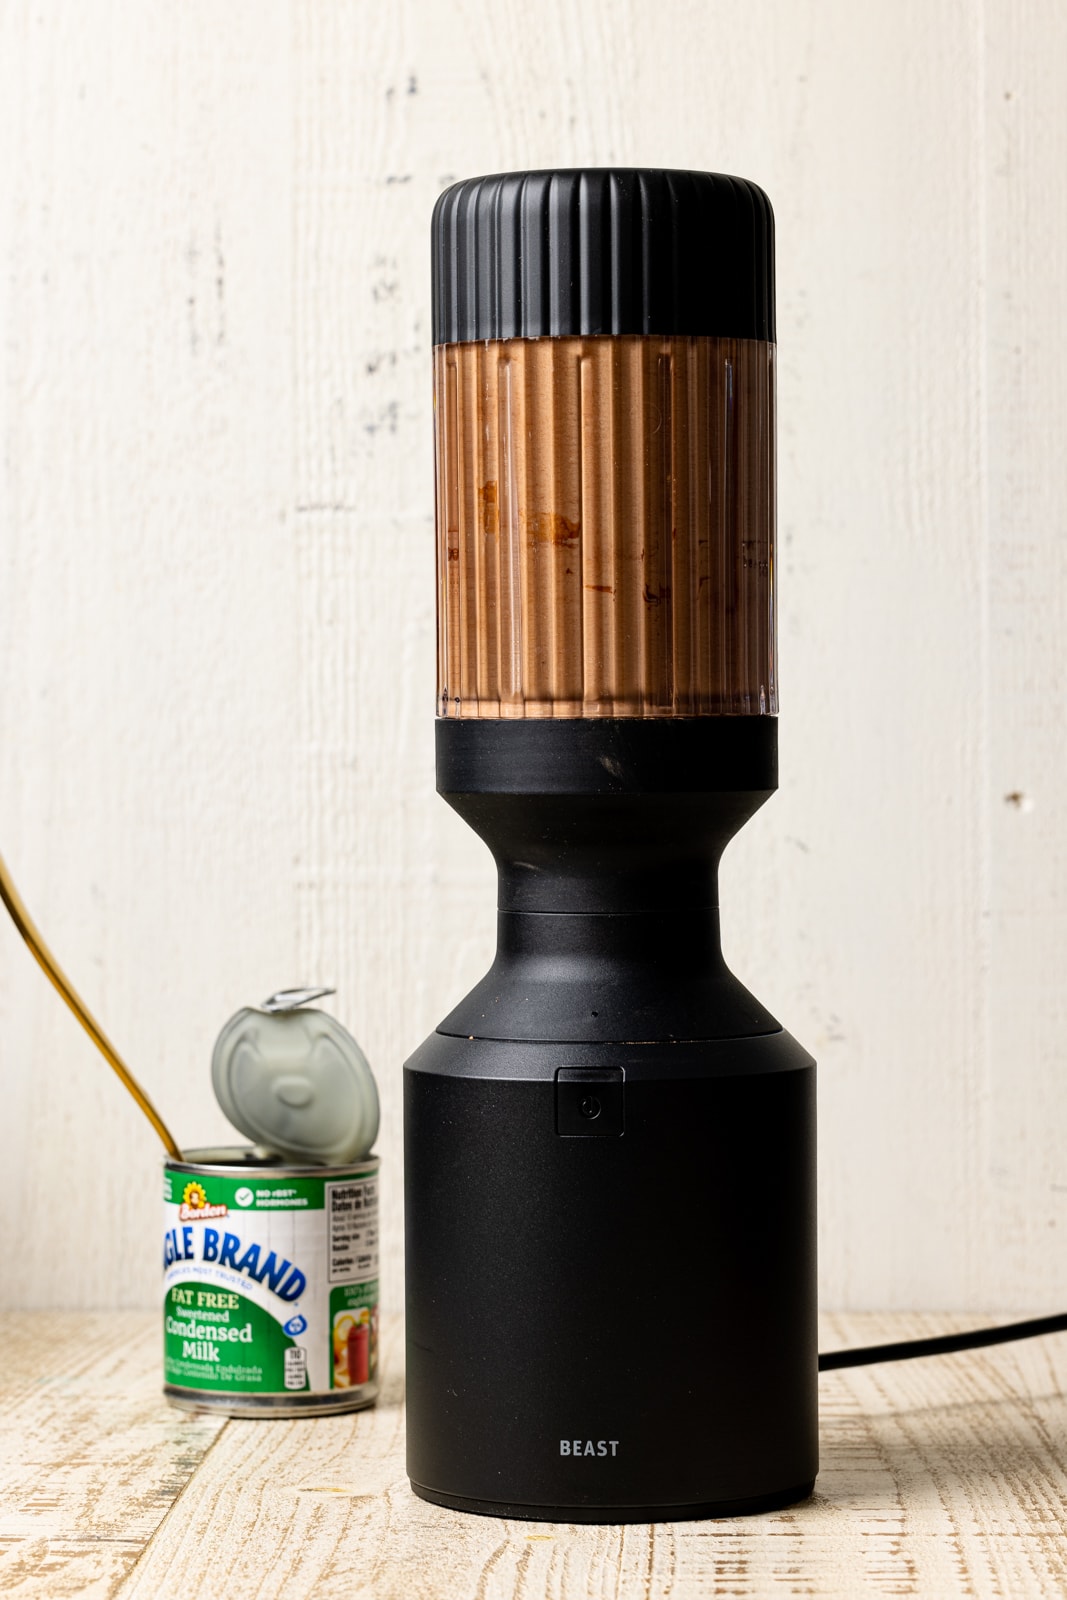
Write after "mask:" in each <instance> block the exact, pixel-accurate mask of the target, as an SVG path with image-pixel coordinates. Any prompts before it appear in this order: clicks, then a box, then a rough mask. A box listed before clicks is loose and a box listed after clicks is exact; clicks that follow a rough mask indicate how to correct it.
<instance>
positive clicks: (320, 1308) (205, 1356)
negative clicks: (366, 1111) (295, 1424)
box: [163, 1162, 378, 1401]
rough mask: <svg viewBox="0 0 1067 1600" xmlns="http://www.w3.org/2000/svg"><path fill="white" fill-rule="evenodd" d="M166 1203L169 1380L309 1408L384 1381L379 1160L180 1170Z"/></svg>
mask: <svg viewBox="0 0 1067 1600" xmlns="http://www.w3.org/2000/svg"><path fill="white" fill-rule="evenodd" d="M163 1203H164V1225H163V1283H164V1311H163V1327H164V1378H165V1382H166V1383H167V1384H168V1385H172V1386H174V1387H176V1388H179V1389H184V1390H201V1391H203V1392H204V1394H205V1399H206V1398H207V1396H209V1395H212V1394H218V1395H219V1396H224V1395H229V1396H234V1395H240V1396H241V1397H251V1396H255V1395H262V1396H264V1397H266V1396H281V1397H287V1398H291V1399H293V1400H294V1401H298V1400H299V1397H300V1396H301V1395H304V1396H307V1397H308V1398H309V1400H310V1398H311V1397H313V1396H323V1395H328V1394H330V1392H331V1391H335V1390H346V1389H347V1390H351V1389H356V1388H362V1387H363V1386H364V1385H367V1384H372V1383H374V1382H375V1379H376V1377H377V1365H378V1172H377V1162H373V1163H370V1164H368V1163H362V1164H358V1165H356V1166H355V1167H353V1169H352V1170H351V1171H345V1172H340V1171H337V1170H335V1169H332V1168H329V1169H325V1170H324V1172H323V1174H322V1175H321V1176H320V1175H318V1174H315V1175H314V1176H311V1175H308V1173H307V1171H306V1169H302V1170H301V1171H300V1172H298V1173H292V1174H290V1173H288V1172H287V1171H286V1170H285V1169H284V1168H278V1167H259V1168H254V1169H250V1170H249V1169H242V1170H240V1171H238V1172H236V1173H234V1174H233V1175H230V1174H228V1173H225V1172H220V1171H219V1170H218V1168H214V1169H212V1168H208V1167H199V1168H198V1167H196V1166H193V1165H190V1164H183V1165H182V1166H181V1167H178V1166H172V1165H168V1166H167V1167H165V1169H164V1177H163ZM341 1398H342V1397H341V1395H339V1394H338V1395H336V1396H335V1399H336V1401H340V1400H341ZM353 1398H354V1397H353Z"/></svg>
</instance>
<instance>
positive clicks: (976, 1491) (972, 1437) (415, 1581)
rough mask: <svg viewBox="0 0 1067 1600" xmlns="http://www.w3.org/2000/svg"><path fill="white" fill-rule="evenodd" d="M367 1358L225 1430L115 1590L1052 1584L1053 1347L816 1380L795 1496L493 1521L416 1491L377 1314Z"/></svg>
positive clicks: (847, 1593)
mask: <svg viewBox="0 0 1067 1600" xmlns="http://www.w3.org/2000/svg"><path fill="white" fill-rule="evenodd" d="M971 1322H973V1319H968V1318H962V1317H959V1316H957V1317H944V1316H942V1317H936V1316H925V1317H920V1316H900V1315H897V1316H880V1317H878V1316H857V1315H852V1316H838V1317H835V1318H833V1319H824V1324H823V1342H824V1344H827V1345H830V1344H836V1343H841V1344H860V1343H870V1342H875V1341H878V1340H883V1339H893V1338H906V1337H919V1336H922V1335H923V1334H928V1333H932V1332H947V1331H949V1330H950V1329H953V1328H958V1327H960V1326H965V1325H969V1324H970V1323H971ZM383 1356H384V1372H385V1384H384V1389H383V1396H382V1400H381V1403H380V1404H379V1406H378V1407H377V1409H376V1410H374V1411H370V1412H360V1413H356V1414H354V1415H352V1416H351V1417H347V1418H344V1417H337V1418H321V1419H318V1420H315V1421H307V1422H275V1423H271V1424H269V1425H267V1424H261V1423H250V1422H231V1423H228V1424H227V1425H226V1428H225V1430H224V1432H223V1433H222V1435H221V1437H220V1438H219V1440H218V1442H217V1443H216V1445H215V1446H214V1448H213V1449H212V1450H211V1452H210V1453H209V1454H208V1455H206V1456H205V1457H204V1458H203V1460H202V1461H201V1463H200V1465H199V1467H198V1468H197V1470H196V1472H195V1474H194V1475H193V1478H192V1480H191V1482H190V1483H189V1484H188V1486H187V1487H186V1489H185V1490H184V1492H183V1494H182V1496H181V1499H180V1501H179V1502H178V1503H177V1504H176V1505H175V1507H174V1509H173V1511H172V1512H171V1514H170V1516H169V1517H168V1518H167V1520H166V1521H165V1522H164V1523H163V1524H162V1526H161V1527H160V1529H159V1531H158V1532H157V1534H156V1535H155V1537H154V1538H153V1539H152V1542H151V1544H150V1545H149V1546H148V1548H147V1550H146V1551H145V1554H144V1556H143V1557H142V1559H141V1561H140V1562H139V1564H138V1566H137V1567H136V1569H135V1571H133V1572H132V1573H131V1575H130V1576H129V1578H128V1579H127V1580H126V1582H125V1583H124V1584H122V1585H121V1586H120V1587H119V1589H118V1591H117V1592H118V1593H120V1594H121V1595H122V1597H123V1600H134V1597H136V1600H156V1597H157V1596H159V1595H171V1594H173V1595H179V1594H180V1595H183V1596H186V1597H188V1600H200V1597H202V1600H215V1597H216V1596H218V1595H219V1594H226V1595H227V1596H228V1597H229V1600H246V1597H247V1600H251V1597H252V1596H255V1597H256V1600H271V1597H274V1596H285V1597H287V1600H288V1597H290V1596H291V1597H293V1600H301V1597H304V1596H308V1597H311V1596H314V1597H315V1600H320V1597H321V1600H334V1597H336V1600H342V1597H345V1600H364V1597H365V1600H446V1597H447V1600H529V1597H533V1596H537V1595H546V1596H551V1597H553V1600H603V1597H606V1596H613V1597H615V1600H652V1597H660V1596H662V1597H664V1600H706V1597H709V1596H713V1595H752V1596H759V1597H764V1596H767V1595H774V1594H782V1595H786V1594H794V1595H796V1594H811V1595H819V1596H828V1597H829V1596H833V1597H835V1600H855V1597H856V1596H859V1595H867V1594H870V1595H886V1594H895V1595H918V1596H923V1597H924V1600H925V1597H929V1596H935V1595H936V1596H937V1597H938V1600H952V1597H954V1596H967V1597H971V1600H982V1597H985V1596H990V1597H992V1596H1003V1595H1027V1596H1045V1595H1047V1596H1058V1595H1061V1594H1062V1593H1063V1592H1064V1588H1065V1586H1067V1536H1065V1535H1064V1532H1063V1527H1062V1517H1063V1503H1064V1495H1065V1493H1067V1424H1065V1422H1064V1411H1063V1388H1064V1382H1065V1380H1067V1341H1064V1340H1063V1339H1059V1340H1056V1339H1049V1340H1041V1341H1036V1342H1033V1343H1029V1344H1020V1345H1016V1346H1013V1347H1006V1348H1003V1349H1001V1350H988V1351H984V1352H980V1353H974V1354H968V1355H962V1356H955V1357H951V1358H947V1359H946V1358H940V1359H936V1360H925V1361H918V1362H914V1363H908V1362H905V1363H899V1364H896V1365H891V1366H885V1367H881V1368H871V1369H869V1370H866V1371H864V1370H863V1369H855V1370H852V1371H848V1372H842V1373H832V1374H827V1375H825V1376H824V1378H823V1379H822V1383H821V1388H822V1394H821V1412H822V1426H821V1443H822V1470H821V1472H820V1475H819V1480H818V1484H817V1488H816V1494H815V1497H814V1499H813V1500H811V1501H810V1502H809V1503H807V1504H806V1505H802V1506H797V1507H794V1508H793V1509H791V1510H789V1511H785V1512H780V1513H776V1514H773V1515H768V1516H761V1517H752V1518H736V1519H730V1520H725V1521H722V1522H693V1523H677V1524H662V1525H659V1526H655V1527H647V1526H630V1527H603V1528H596V1527H585V1526H583V1527H579V1526H563V1525H558V1524H545V1523H536V1524H531V1523H523V1522H516V1521H504V1520H500V1519H497V1518H491V1517H476V1516H463V1515H459V1514H456V1513H452V1512H449V1511H446V1510H443V1509H442V1508H440V1507H436V1506H431V1505H427V1504H426V1503H425V1502H423V1501H420V1500H418V1499H416V1498H415V1497H414V1496H413V1495H412V1494H411V1492H410V1489H409V1488H408V1485H407V1480H406V1477H405V1475H404V1460H403V1441H404V1424H403V1408H402V1382H401V1370H400V1368H401V1356H402V1346H401V1342H400V1328H399V1324H398V1322H397V1320H396V1319H390V1320H389V1321H388V1323H387V1327H386V1338H385V1339H384V1341H383ZM57 1592H58V1591H57ZM101 1592H102V1593H104V1592H107V1591H105V1590H102V1591H101Z"/></svg>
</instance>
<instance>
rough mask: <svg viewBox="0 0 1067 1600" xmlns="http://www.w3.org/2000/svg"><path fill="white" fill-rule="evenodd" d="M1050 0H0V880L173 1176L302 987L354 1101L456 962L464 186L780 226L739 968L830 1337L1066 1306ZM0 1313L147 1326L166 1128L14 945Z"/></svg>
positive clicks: (1058, 135) (391, 1191)
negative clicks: (792, 1062)
mask: <svg viewBox="0 0 1067 1600" xmlns="http://www.w3.org/2000/svg"><path fill="white" fill-rule="evenodd" d="M1065 88H1067V10H1065V9H1064V7H1063V6H1062V5H1061V4H1059V3H1058V0H1032V3H1031V4H1025V5H1024V4H1023V3H1022V0H936V3H934V4H931V3H930V0H888V3H887V0H877V3H876V0H744V3H743V4H739V3H737V0H730V3H727V0H712V3H698V0H691V3H688V0H538V3H535V4H532V5H531V4H530V3H529V0H388V3H382V0H226V3H225V4H217V3H209V0H181V3H180V4H175V3H174V0H125V3H123V0H83V3H82V4H79V5H67V4H60V3H58V0H53V3H52V4H44V3H33V4H31V3H29V0H0V251H2V261H0V412H2V415H0V429H2V439H3V473H2V480H0V528H2V543H0V559H2V565H0V851H2V852H3V853H4V855H5V856H6V858H7V860H8V862H9V865H10V866H11V869H12V871H13V872H14V874H15V876H16V879H17V881H18V882H19V884H20V887H21V888H22V891H23V894H24V895H25V897H26V899H27V901H28V902H29V904H30V906H31V908H32V909H33V911H34V913H35V915H36V916H37V919H38V921H39V922H40V923H41V925H42V927H43V928H44V929H45V931H46V933H47V935H48V936H49V938H50V939H51V941H52V942H53V944H54V946H55V948H56V950H57V952H58V953H59V955H60V958H61V960H62V961H63V962H64V964H65V965H66V966H67V968H68V970H69V971H70V973H71V975H72V976H73V977H74V978H75V981H76V982H78V983H79V984H80V985H81V986H82V988H83V989H84V992H85V995H86V998H87V999H88V1000H89V1002H90V1004H91V1005H92V1006H93V1007H94V1008H96V1009H97V1011H98V1013H99V1015H100V1017H101V1019H102V1020H103V1021H104V1023H105V1026H106V1027H107V1028H108V1029H109V1030H110V1031H111V1033H112V1034H113V1036H114V1038H115V1040H116V1042H117V1043H118V1044H119V1045H120V1047H121V1048H122V1049H124V1051H125V1052H126V1054H127V1056H128V1058H129V1060H130V1062H131V1064H132V1065H133V1066H134V1068H135V1070H136V1071H138V1072H139V1073H141V1074H142V1075H143V1077H144V1079H145V1081H146V1083H147V1084H148V1086H149V1087H150V1091H151V1093H152V1094H153V1095H154V1097H155V1098H156V1100H157V1101H158V1103H159V1105H160V1107H161V1108H162V1109H163V1111H164V1113H165V1115H166V1116H167V1117H168V1119H169V1120H170V1121H171V1122H172V1124H173V1126H174V1128H175V1131H176V1133H177V1135H178V1138H179V1140H180V1141H182V1142H183V1143H184V1144H191V1143H198V1142H207V1141H211V1140H214V1139H218V1138H220V1137H224V1136H225V1133H226V1128H225V1124H224V1122H223V1119H222V1117H221V1114H220V1113H219V1111H218V1110H217V1109H216V1107H215V1105H214V1102H213V1098H212V1094H211V1088H210V1081H209V1071H208V1064H209V1059H210V1052H211V1046H212V1042H213V1040H214V1036H215V1034H216V1032H217V1031H218V1029H219V1027H220V1026H221V1024H222V1023H223V1022H224V1021H225V1019H226V1018H227V1016H229V1014H230V1013H231V1012H232V1011H233V1010H235V1009H236V1008H237V1007H238V1006H239V1005H242V1004H244V1003H247V1002H250V1001H255V1000H258V999H260V998H262V997H263V996H264V995H266V994H267V993H269V992H270V991H271V990H272V989H274V988H276V987H279V986H282V985H287V984H292V983H297V982H304V981H333V982H335V983H336V984H337V985H338V988H339V997H338V1001H337V1011H338V1014H339V1015H340V1016H341V1017H342V1018H343V1020H344V1021H345V1022H346V1023H347V1024H348V1025H349V1026H350V1027H351V1028H352V1029H353V1031H354V1032H355V1033H356V1035H357V1036H358V1037H359V1038H360V1039H361V1041H362V1042H363V1043H364V1045H365V1048H366V1049H367V1051H368V1053H369V1055H370V1057H371V1059H372V1061H373V1063H374V1065H375V1067H376V1069H377V1072H378V1075H379V1078H380V1081H381V1085H382V1090H383V1101H384V1122H383V1134H382V1138H381V1141H380V1149H381V1150H382V1152H383V1154H384V1157H385V1162H386V1165H385V1169H384V1190H385V1196H386V1206H387V1228H386V1235H387V1252H388V1266H387V1272H386V1286H385V1292H386V1299H387V1300H388V1301H389V1302H390V1303H393V1304H396V1303H397V1302H398V1300H399V1297H400V1292H401V1272H402V1266H401V1255H400V1239H401V1200H400V1181H401V1180H400V1153H399V1136H400V1094H399V1090H400V1071H401V1063H402V1060H403V1058H404V1056H405V1054H406V1053H407V1052H408V1051H409V1050H410V1049H412V1048H413V1047H414V1046H415V1045H416V1044H417V1043H418V1042H419V1041H420V1040H421V1038H422V1037H423V1036H424V1035H425V1034H426V1033H427V1032H429V1031H430V1029H431V1028H432V1027H433V1026H434V1025H435V1023H436V1022H437V1020H438V1019H439V1018H440V1017H441V1016H442V1015H443V1014H444V1013H445V1011H446V1010H448V1009H449V1008H450V1007H451V1005H452V1004H453V1003H454V1002H455V1000H456V999H457V998H458V997H459V996H460V994H461V993H462V992H463V991H464V989H465V988H466V987H469V986H470V984H471V983H472V982H473V981H474V980H475V978H476V977H478V976H479V975H480V973H481V971H482V970H483V969H484V967H485V965H486V964H487V963H488V960H489V957H490V952H491V946H492V938H493V884H492V872H491V866H490V862H489V858H488V855H487V854H486V853H485V852H484V851H483V849H482V847H481V846H480V845H479V844H478V843H477V841H476V840H475V839H474V838H473V836H472V835H470V834H469V833H468V832H467V831H466V830H465V829H464V827H463V826H462V824H461V823H459V821H458V820H456V819H455V818H454V817H453V816H452V814H451V813H450V812H449V811H448V810H447V808H446V807H445V806H444V804H443V803H442V802H441V801H439V800H437V799H436V798H435V796H434V791H433V771H432V718H433V701H434V684H433V546H432V537H431V515H432V483H431V416H430V396H429V360H428V357H429V321H428V292H429V285H428V246H427V241H428V226H429V215H430V209H431V206H432V203H433V200H434V197H435V196H436V194H437V193H438V191H439V190H440V188H441V187H442V186H443V185H444V184H446V183H447V182H448V181H449V180H450V179H452V178H454V177H458V176H464V175H469V174H472V173H476V172H484V171H494V170H500V169H504V168H509V167H520V166H546V165H552V164H578V163H585V162H590V163H605V164H606V163H620V164H637V163H650V164H664V165H672V166H696V167H706V168H711V169H718V170H722V171H726V172H737V173H743V174H745V175H747V176H750V177H753V178H755V179H757V180H758V181H759V182H760V183H762V184H763V185H764V187H765V188H766V189H767V190H768V192H769V193H770V195H771V198H772V200H773V202H774V204H775V207H776V212H777V219H778V282H779V302H778V325H779V346H780V392H779V415H780V436H781V455H780V503H781V523H780V549H781V563H780V600H781V664H782V671H781V679H782V685H783V712H782V718H781V751H782V790H781V793H780V795H779V796H778V798H777V799H776V800H774V801H773V803H772V804H771V805H769V806H768V807H767V808H766V809H765V810H764V811H763V812H762V813H761V814H760V816H758V817H757V818H756V820H755V821H754V822H753V823H752V824H751V825H750V826H749V827H748V828H747V829H746V830H745V833H744V834H743V836H742V837H741V838H740V839H739V841H738V842H737V844H736V845H735V846H734V847H732V849H731V851H730V853H729V855H728V858H727V862H726V864H725V868H724V872H723V886H722V887H723V924H724V930H725V941H726V947H727V954H728V957H729V958H730V960H731V961H732V964H733V965H734V967H735V969H736V970H737V971H738V972H739V974H740V975H741V976H742V977H743V978H744V979H745V980H746V981H747V982H748V983H749V984H750V986H751V987H752V988H753V989H755V991H756V992H757V993H758V994H759V995H760V996H761V997H763V998H764V999H765V1000H766V1001H767V1002H768V1003H769V1004H770V1005H771V1007H772V1009H774V1010H775V1011H776V1012H777V1014H778V1015H779V1016H780V1017H781V1019H782V1020H783V1022H784V1023H785V1024H786V1026H787V1027H789V1028H790V1029H791V1030H792V1031H793V1032H794V1033H796V1034H797V1035H798V1037H799V1038H800V1039H801V1040H803V1041H804V1042H805V1043H806V1044H807V1045H809V1046H810V1047H811V1048H812V1049H813V1050H814V1052H815V1053H816V1054H817V1056H818V1058H819V1062H820V1071H821V1091H820V1096H821V1098H820V1116H821V1155H820V1159H821V1179H820V1181H821V1241H822V1242H821V1251H822V1257H821V1270H822V1298H823V1303H824V1304H825V1305H827V1306H832V1307H839V1308H840V1307H866V1306H877V1307H933V1306H944V1307H961V1308H962V1307H970V1308H975V1309H978V1308H984V1307H990V1308H993V1307H1002V1308H1010V1307H1030V1306H1033V1307H1058V1306H1061V1305H1064V1304H1067V1276H1065V1274H1064V1270H1063V1247H1064V1234H1065V1232H1067V984H1065V982H1064V962H1065V957H1067V937H1065V935H1067V849H1065V842H1064V840H1065V819H1067V752H1065V741H1064V705H1065V699H1067V673H1065V670H1064V664H1063V663H1064V653H1063V641H1064V639H1065V637H1067V616H1065V593H1067V590H1065V585H1064V577H1065V573H1064V567H1065V550H1067V544H1065V534H1067V527H1065V522H1067V516H1065V513H1067V481H1065V467H1064V456H1065V450H1064V431H1065V425H1067V376H1065V354H1067V351H1065V337H1064V336H1065V327H1067V323H1065V314H1064V309H1063V307H1064V290H1063V285H1064V281H1065V277H1067V213H1065V207H1064V173H1065V171H1067V95H1065ZM0 1067H2V1085H3V1115H2V1117H0V1172H2V1174H3V1195H4V1207H3V1225H4V1249H3V1258H2V1259H3V1270H2V1272H0V1297H2V1300H3V1302H4V1303H5V1304H9V1305H22V1306H53V1305H55V1306H92V1305H132V1304H149V1303H151V1302H152V1300H153V1298H154V1295H155V1292H156V1282H157V1271H158V1263H157V1258H156V1251H157V1233H158V1227H157V1212H156V1207H157V1192H158V1178H157V1168H158V1154H159V1152H158V1150H157V1148H156V1146H155V1144H154V1141H153V1137H152V1135H151V1133H150V1130H148V1128H147V1126H146V1125H143V1124H142V1122H141V1120H140V1118H139V1116H138V1114H137V1113H136V1112H135V1110H134V1109H133V1107H132V1105H130V1104H129V1103H127V1102H126V1101H125V1099H124V1097H123V1096H122V1094H121V1092H120V1091H119V1089H118V1087H117V1085H116V1084H115V1082H114V1081H113V1080H112V1079H111V1077H110V1075H109V1074H108V1072H107V1070H106V1068H105V1067H104V1066H103V1065H102V1063H101V1062H100V1060H99V1059H98V1058H97V1057H96V1056H95V1054H94V1052H93V1050H92V1049H91V1047H90V1046H89V1045H88V1044H87V1042H86V1041H85V1040H84V1038H82V1037H81V1035H80V1034H79V1032H78V1030H77V1028H76V1026H75V1024H74V1023H73V1022H72V1020H71V1019H70V1018H69V1017H68V1016H67V1015H66V1013H65V1012H64V1011H63V1010H62V1008H61V1007H60V1005H59V1003H58V1001H57V1000H56V998H55V997H54V995H53V994H52V992H51V990H50V989H49V988H48V987H47V986H46V984H45V982H44V980H43V979H42V977H41V976H40V974H39V973H38V971H37V969H36V967H35V966H34V965H33V964H32V962H31V961H30V959H29V957H28V955H27V954H26V952H25V950H24V949H23V948H22V946H21V944H20V942H19V940H18V939H17V936H16V935H15V933H14V931H13V930H12V929H11V928H10V927H9V926H7V925H6V924H5V925H3V926H0Z"/></svg>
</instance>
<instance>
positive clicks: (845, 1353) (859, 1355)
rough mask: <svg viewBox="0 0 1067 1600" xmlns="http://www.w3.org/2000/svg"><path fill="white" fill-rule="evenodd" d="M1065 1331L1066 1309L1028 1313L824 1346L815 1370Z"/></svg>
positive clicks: (976, 1347) (904, 1358)
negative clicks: (993, 1322)
mask: <svg viewBox="0 0 1067 1600" xmlns="http://www.w3.org/2000/svg"><path fill="white" fill-rule="evenodd" d="M1064 1332H1067V1312H1065V1311H1060V1312H1057V1314H1056V1315H1055V1316H1053V1317H1032V1318H1031V1319H1030V1321H1029V1322H1008V1323H1005V1324H1004V1325H1003V1326H1002V1327H999V1328H970V1329H969V1330H968V1331H967V1332H966V1333H943V1334H940V1335H938V1337H937V1338H934V1339H901V1340H900V1341H899V1342H898V1343H897V1344H868V1345H863V1346H862V1347H861V1348H859V1349H857V1350H826V1351H823V1352H822V1353H821V1354H820V1356H819V1371H820V1372H832V1371H833V1370H834V1369H835V1368H836V1367H866V1366H872V1365H873V1364H874V1363H875V1362H876V1361H910V1360H912V1359H913V1358H914V1357H915V1356H948V1355H952V1354H953V1352H954V1351H956V1350H980V1349H981V1348H982V1346H983V1345H987V1344H1008V1343H1009V1342H1010V1341H1011V1340H1012V1339H1036V1338H1038V1337H1040V1335H1041V1334H1043V1333H1064Z"/></svg>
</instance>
